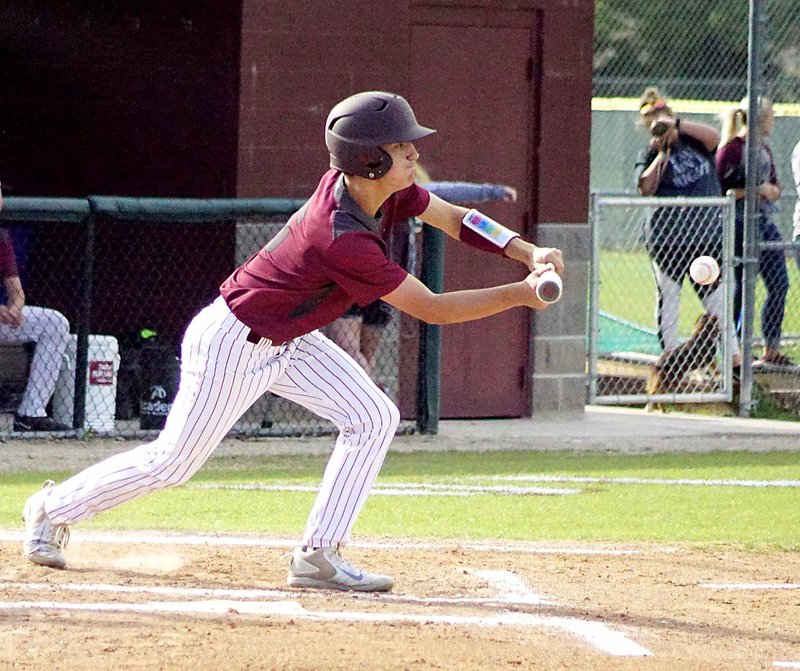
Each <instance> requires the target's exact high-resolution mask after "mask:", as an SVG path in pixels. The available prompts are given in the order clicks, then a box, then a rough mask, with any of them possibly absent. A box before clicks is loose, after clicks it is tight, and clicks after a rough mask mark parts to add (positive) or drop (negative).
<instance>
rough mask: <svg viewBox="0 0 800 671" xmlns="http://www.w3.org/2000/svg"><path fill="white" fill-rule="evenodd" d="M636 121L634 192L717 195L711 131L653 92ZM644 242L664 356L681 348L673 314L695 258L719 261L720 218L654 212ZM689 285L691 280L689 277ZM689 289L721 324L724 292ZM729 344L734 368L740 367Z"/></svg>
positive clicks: (707, 212) (703, 212)
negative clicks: (642, 133)
mask: <svg viewBox="0 0 800 671" xmlns="http://www.w3.org/2000/svg"><path fill="white" fill-rule="evenodd" d="M639 114H640V120H641V122H642V124H643V125H644V127H645V128H646V129H647V130H648V131H649V133H650V140H649V142H648V144H647V147H645V148H644V150H643V151H642V152H641V154H640V155H639V159H638V161H637V163H636V178H637V188H638V191H639V193H640V194H642V195H643V196H662V197H671V196H688V197H691V196H719V182H718V181H717V175H716V172H715V170H714V152H715V150H716V148H717V144H718V142H719V133H718V132H717V130H716V129H715V128H714V127H713V126H709V125H707V124H704V123H699V122H697V121H689V120H686V119H679V118H678V117H676V116H675V113H674V112H673V111H672V108H671V107H670V106H669V103H668V102H667V100H666V99H665V98H664V97H663V96H662V95H661V93H660V92H659V90H658V89H657V88H655V87H650V88H647V89H645V91H644V93H643V94H642V97H641V100H640V105H639ZM645 242H646V245H647V252H648V254H649V255H650V259H651V262H652V265H653V273H654V275H655V280H656V286H657V289H658V302H657V304H656V324H657V327H658V337H659V341H660V343H661V347H662V348H663V349H664V351H668V350H671V349H674V348H675V347H677V346H678V345H679V344H680V341H679V339H678V313H679V310H680V297H681V287H682V286H683V281H684V279H685V278H686V277H687V276H688V275H689V266H690V265H691V263H692V261H693V260H694V259H696V258H697V257H698V256H704V255H708V256H713V257H714V258H715V259H717V261H718V262H721V260H722V219H721V217H720V215H719V211H718V209H717V208H712V207H690V208H683V207H658V208H656V209H655V210H654V212H653V214H652V216H651V217H650V219H649V220H648V221H647V222H646V223H645ZM690 280H691V278H690ZM692 287H693V288H694V290H695V292H696V293H697V295H698V297H699V298H700V300H701V302H702V303H703V306H704V307H705V309H706V311H707V312H708V313H709V314H712V315H716V316H717V317H718V318H719V319H720V322H722V321H723V311H724V307H725V300H724V289H723V288H722V287H721V286H720V283H719V280H718V281H717V282H715V283H714V284H711V285H707V286H701V285H699V284H696V283H695V282H692ZM733 342H734V352H733V365H734V366H736V365H738V364H739V353H738V344H737V343H736V339H735V338H734V339H733Z"/></svg>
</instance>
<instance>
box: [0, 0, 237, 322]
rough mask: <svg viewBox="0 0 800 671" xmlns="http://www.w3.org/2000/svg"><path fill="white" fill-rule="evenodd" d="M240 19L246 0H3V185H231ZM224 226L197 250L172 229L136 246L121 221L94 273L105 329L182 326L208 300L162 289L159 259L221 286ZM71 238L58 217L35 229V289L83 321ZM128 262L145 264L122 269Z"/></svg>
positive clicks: (209, 189) (56, 190) (35, 188)
mask: <svg viewBox="0 0 800 671" xmlns="http://www.w3.org/2000/svg"><path fill="white" fill-rule="evenodd" d="M239 29H240V9H239V6H238V3H236V2H229V1H228V0H214V1H210V2H203V3H197V2H193V1H191V0H173V1H172V2H169V3H152V2H147V1H145V0H140V1H138V2H136V1H134V2H125V3H112V2H94V1H90V0H84V1H82V2H79V1H73V2H69V3H45V2H43V3H31V2H27V1H26V0H4V1H3V2H2V3H0V63H2V67H0V131H2V133H1V134H0V156H1V157H2V159H1V160H0V179H2V181H3V184H4V187H5V189H4V190H5V192H6V194H7V195H20V196H33V195H43V196H75V197H82V196H86V195H89V194H115V195H128V196H139V195H147V196H201V197H209V196H219V197H222V196H232V195H234V193H235V188H236V187H235V185H236V133H237V130H236V129H237V124H238V119H237V110H238V73H239V69H238V58H239ZM9 187H11V190H9ZM131 226H132V224H131ZM227 228H228V230H227V232H226V233H225V232H224V231H222V233H223V235H222V239H221V240H220V239H219V238H220V233H221V232H217V233H216V234H215V235H216V237H217V242H218V243H219V244H217V245H215V246H214V247H212V248H210V249H209V252H208V254H207V255H205V256H204V257H203V258H202V261H200V262H199V260H198V259H197V258H194V255H193V254H192V253H191V252H190V251H188V249H186V246H185V233H178V232H177V231H173V229H172V228H170V229H169V230H163V231H161V232H160V233H159V244H157V245H153V246H152V247H151V248H149V249H145V248H143V247H142V246H140V245H134V244H130V241H129V240H126V238H125V232H124V230H122V229H119V228H118V229H115V230H116V232H117V234H118V235H119V237H118V238H117V239H116V240H100V241H99V242H100V250H101V251H102V268H107V269H108V271H104V270H101V271H100V272H101V274H102V276H101V277H98V282H97V283H96V285H95V287H96V289H97V290H98V292H97V294H96V303H95V306H94V312H93V315H94V324H93V328H94V330H95V332H113V333H116V332H118V331H120V330H126V329H128V328H139V327H141V326H143V325H151V326H153V327H155V328H157V329H160V330H166V331H168V332H169V333H170V335H172V336H173V337H176V338H177V337H179V336H180V332H181V331H182V329H183V326H184V325H185V323H186V321H187V320H188V319H189V317H190V316H191V314H192V313H193V312H194V311H195V310H196V309H197V307H199V306H198V305H196V304H195V303H196V302H197V300H184V301H179V302H177V304H176V301H175V300H174V299H170V298H168V297H167V296H165V294H164V292H163V291H159V289H158V286H156V282H157V280H156V278H155V274H154V273H153V272H152V271H148V267H156V268H167V269H168V270H169V272H170V273H171V274H172V275H173V276H174V277H175V278H176V279H178V281H180V280H181V279H184V280H186V281H187V282H188V281H190V280H195V279H196V278H197V275H198V271H197V268H198V266H199V267H201V268H203V271H202V273H201V274H202V275H204V276H205V277H206V281H207V282H208V283H209V290H213V285H212V284H211V282H217V281H218V279H219V278H220V277H222V278H224V277H225V275H226V274H227V273H228V272H229V271H230V269H231V265H232V259H233V234H232V230H231V228H230V227H227ZM65 241H70V242H73V243H74V242H75V241H76V238H75V236H74V235H72V233H71V232H66V234H65V232H64V230H63V229H62V230H58V227H53V226H47V227H37V228H36V229H35V231H34V233H33V234H32V235H31V236H30V244H29V251H28V258H29V263H30V268H29V270H30V272H28V273H27V277H28V286H27V289H28V293H29V295H30V297H31V300H35V301H37V302H41V303H46V304H48V305H52V306H54V307H59V308H61V309H63V310H65V312H66V313H67V315H68V316H69V317H70V319H71V320H72V321H73V322H74V320H75V318H76V309H75V306H76V301H77V297H76V295H75V286H76V285H75V281H74V280H75V277H76V275H77V273H78V272H79V268H78V267H76V263H75V262H74V260H72V259H74V257H71V261H72V262H70V263H69V264H68V266H67V265H65V264H64V263H63V262H62V260H63V259H64V254H63V245H64V243H65ZM182 249H184V250H186V251H185V253H183V254H181V253H176V250H178V251H180V250H182ZM122 267H134V268H137V269H138V272H135V273H133V274H130V273H118V272H115V270H114V269H115V268H122ZM60 274H63V275H64V276H63V278H60V277H58V276H59V275H60ZM54 275H55V276H56V277H54ZM54 279H55V280H57V281H54ZM109 282H111V283H112V284H109ZM192 288H194V285H193V286H192ZM104 289H105V291H103V290H104ZM126 295H127V296H136V297H138V298H139V300H140V303H141V309H140V310H137V311H136V314H132V313H131V312H130V311H120V310H119V304H118V298H119V297H120V296H126ZM208 295H209V291H206V292H204V295H202V297H201V298H199V300H200V304H201V305H202V303H204V302H205V301H206V300H207V297H208ZM175 324H180V326H175Z"/></svg>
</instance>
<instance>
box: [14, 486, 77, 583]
mask: <svg viewBox="0 0 800 671" xmlns="http://www.w3.org/2000/svg"><path fill="white" fill-rule="evenodd" d="M55 484H56V483H55V482H53V481H52V480H46V481H45V483H44V484H43V485H42V488H41V489H40V490H39V491H38V492H36V493H35V494H33V495H32V496H30V497H29V498H28V500H27V501H26V502H25V507H24V508H23V512H22V521H23V522H25V537H24V539H23V541H22V556H23V557H27V558H28V559H30V560H31V561H32V562H33V563H34V564H39V565H41V566H49V567H51V568H64V567H65V566H66V565H67V560H66V559H65V558H64V554H63V553H62V552H61V551H62V550H63V549H64V548H65V547H67V543H68V542H69V527H68V526H67V525H66V524H51V523H50V518H49V517H47V512H46V511H45V509H44V500H45V498H46V497H47V494H48V491H47V490H48V489H50V488H51V487H54V486H55Z"/></svg>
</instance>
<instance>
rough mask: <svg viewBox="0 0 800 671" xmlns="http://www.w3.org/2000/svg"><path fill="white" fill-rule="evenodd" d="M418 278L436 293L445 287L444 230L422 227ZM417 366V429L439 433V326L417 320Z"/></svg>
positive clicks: (422, 431)
mask: <svg viewBox="0 0 800 671" xmlns="http://www.w3.org/2000/svg"><path fill="white" fill-rule="evenodd" d="M422 249H423V254H422V268H421V270H420V275H421V277H420V279H421V280H422V282H423V284H425V286H427V287H428V288H429V289H430V290H431V291H433V292H435V293H441V292H442V290H443V289H444V233H443V232H442V231H440V230H438V229H436V228H433V226H427V225H426V226H423V227H422ZM419 340H420V342H419V364H418V367H417V430H418V431H419V432H420V433H433V434H435V433H438V431H439V414H440V398H441V361H442V327H441V326H439V325H438V324H426V323H425V322H420V338H419Z"/></svg>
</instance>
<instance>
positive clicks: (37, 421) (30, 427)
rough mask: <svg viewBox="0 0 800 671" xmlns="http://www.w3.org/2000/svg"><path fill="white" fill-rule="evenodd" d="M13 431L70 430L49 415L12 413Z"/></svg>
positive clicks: (70, 429)
mask: <svg viewBox="0 0 800 671" xmlns="http://www.w3.org/2000/svg"><path fill="white" fill-rule="evenodd" d="M14 431H72V428H71V427H69V426H67V425H66V424H59V423H58V422H56V421H55V420H53V419H50V418H49V417H28V416H27V415H17V414H15V415H14Z"/></svg>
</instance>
